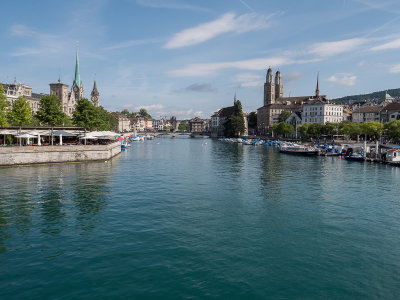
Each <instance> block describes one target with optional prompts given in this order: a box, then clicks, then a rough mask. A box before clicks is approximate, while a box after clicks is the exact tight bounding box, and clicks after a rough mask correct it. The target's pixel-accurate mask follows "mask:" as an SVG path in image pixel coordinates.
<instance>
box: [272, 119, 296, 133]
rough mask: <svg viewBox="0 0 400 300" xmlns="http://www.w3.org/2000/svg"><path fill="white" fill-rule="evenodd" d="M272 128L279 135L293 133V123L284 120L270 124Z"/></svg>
mask: <svg viewBox="0 0 400 300" xmlns="http://www.w3.org/2000/svg"><path fill="white" fill-rule="evenodd" d="M272 130H273V131H274V132H275V133H276V134H277V135H280V136H286V135H288V134H294V128H293V125H291V124H288V123H286V122H279V123H276V124H274V126H272Z"/></svg>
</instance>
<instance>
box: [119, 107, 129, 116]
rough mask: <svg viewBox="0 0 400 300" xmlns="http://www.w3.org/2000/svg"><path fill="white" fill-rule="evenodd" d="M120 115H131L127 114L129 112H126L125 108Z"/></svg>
mask: <svg viewBox="0 0 400 300" xmlns="http://www.w3.org/2000/svg"><path fill="white" fill-rule="evenodd" d="M121 114H123V115H127V116H129V115H131V113H130V112H129V110H127V109H126V108H125V109H124V110H122V111H121Z"/></svg>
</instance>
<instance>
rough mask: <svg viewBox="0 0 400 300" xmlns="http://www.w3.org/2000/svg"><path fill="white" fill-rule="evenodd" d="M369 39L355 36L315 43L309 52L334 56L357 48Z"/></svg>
mask: <svg viewBox="0 0 400 300" xmlns="http://www.w3.org/2000/svg"><path fill="white" fill-rule="evenodd" d="M366 42H367V40H366V39H363V38H354V39H348V40H342V41H335V42H325V43H315V44H313V45H312V46H311V47H310V50H309V53H310V54H316V55H318V56H333V55H337V54H342V53H345V52H349V51H352V50H355V49H356V48H358V47H359V46H361V45H362V44H364V43H366Z"/></svg>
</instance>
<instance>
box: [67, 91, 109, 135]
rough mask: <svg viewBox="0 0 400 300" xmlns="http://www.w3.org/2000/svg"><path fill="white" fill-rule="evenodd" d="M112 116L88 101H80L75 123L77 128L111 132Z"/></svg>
mask: <svg viewBox="0 0 400 300" xmlns="http://www.w3.org/2000/svg"><path fill="white" fill-rule="evenodd" d="M110 118H111V117H110V114H109V113H108V112H107V111H106V110H105V109H104V108H103V107H102V106H99V107H96V106H94V105H93V104H92V103H91V102H90V101H89V100H88V99H86V98H82V99H80V100H78V102H77V104H76V107H75V111H74V112H73V122H74V124H75V125H76V126H81V127H87V128H90V129H93V130H110V129H111V122H110V120H111V119H110Z"/></svg>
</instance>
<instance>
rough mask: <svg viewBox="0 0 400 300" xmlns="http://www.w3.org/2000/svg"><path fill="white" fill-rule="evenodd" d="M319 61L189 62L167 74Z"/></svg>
mask: <svg viewBox="0 0 400 300" xmlns="http://www.w3.org/2000/svg"><path fill="white" fill-rule="evenodd" d="M315 61H319V59H310V60H296V59H293V58H291V57H270V58H255V59H249V60H239V61H230V62H215V63H203V64H189V65H187V66H185V67H183V68H181V69H176V70H172V71H169V72H168V74H169V75H172V76H176V77H186V76H210V75H215V74H216V73H217V72H219V71H221V70H224V69H240V70H251V71H255V70H263V69H265V68H266V67H267V66H271V67H278V66H284V65H289V64H305V63H310V62H315Z"/></svg>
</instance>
